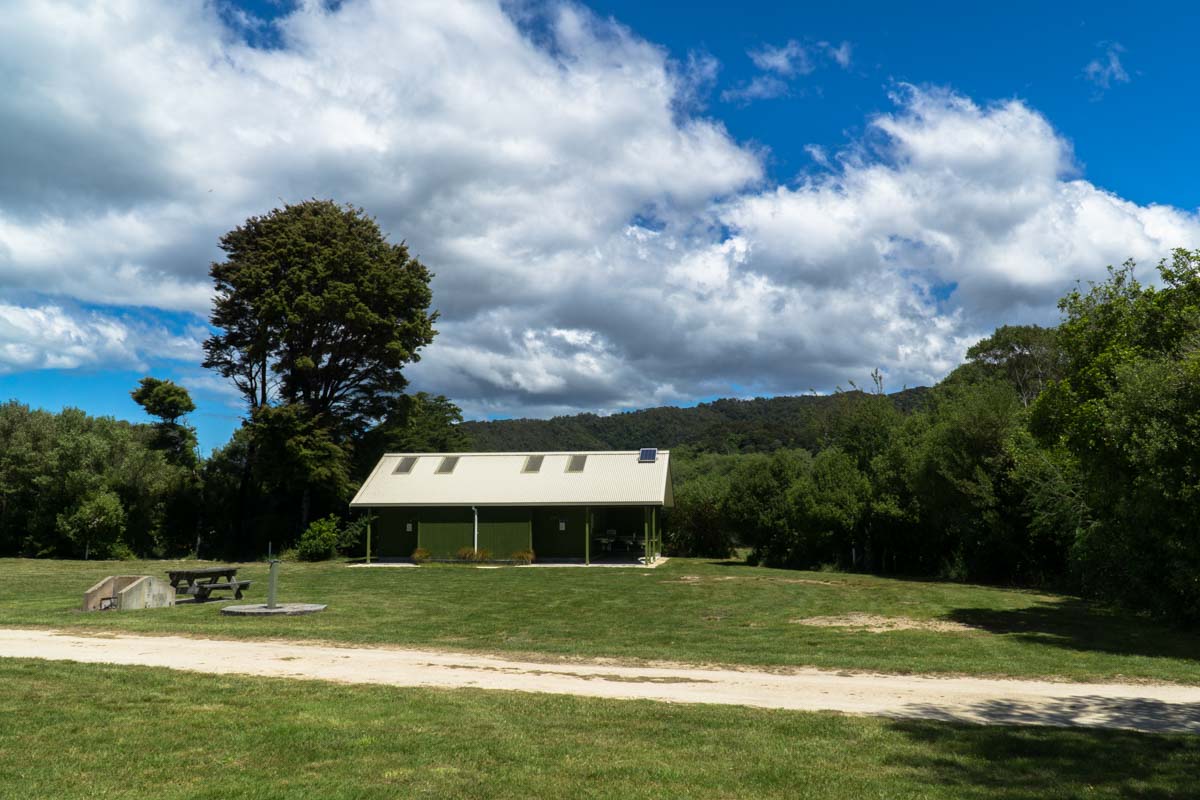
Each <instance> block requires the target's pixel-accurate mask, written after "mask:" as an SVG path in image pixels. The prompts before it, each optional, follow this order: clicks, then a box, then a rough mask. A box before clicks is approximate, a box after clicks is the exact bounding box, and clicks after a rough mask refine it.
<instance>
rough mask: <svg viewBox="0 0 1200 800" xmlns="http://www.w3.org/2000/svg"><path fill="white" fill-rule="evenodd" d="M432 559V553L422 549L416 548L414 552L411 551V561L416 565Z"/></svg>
mask: <svg viewBox="0 0 1200 800" xmlns="http://www.w3.org/2000/svg"><path fill="white" fill-rule="evenodd" d="M432 557H433V553H431V552H429V551H428V550H426V549H425V548H424V547H418V548H417V549H416V550H413V551H412V560H413V561H414V562H415V563H417V564H424V563H425V562H426V561H428V560H429V559H430V558H432Z"/></svg>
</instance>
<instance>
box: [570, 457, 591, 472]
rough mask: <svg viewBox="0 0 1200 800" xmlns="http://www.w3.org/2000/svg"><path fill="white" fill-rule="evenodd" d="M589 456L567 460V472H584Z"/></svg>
mask: <svg viewBox="0 0 1200 800" xmlns="http://www.w3.org/2000/svg"><path fill="white" fill-rule="evenodd" d="M585 464H587V456H571V457H570V458H568V459H567V472H583V467H584V465H585Z"/></svg>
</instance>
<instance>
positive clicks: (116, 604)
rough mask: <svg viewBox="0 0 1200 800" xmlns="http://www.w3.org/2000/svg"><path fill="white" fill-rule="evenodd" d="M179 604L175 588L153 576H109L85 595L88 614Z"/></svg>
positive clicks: (84, 602) (84, 599) (84, 605)
mask: <svg viewBox="0 0 1200 800" xmlns="http://www.w3.org/2000/svg"><path fill="white" fill-rule="evenodd" d="M173 605H175V589H174V587H172V586H171V584H169V583H167V582H166V581H164V580H161V579H159V578H155V577H153V576H151V575H109V576H108V577H107V578H105V579H104V580H102V581H100V582H99V583H97V584H96V585H95V586H93V587H92V588H90V589H88V590H87V591H86V592H84V595H83V610H84V611H108V610H114V611H130V610H134V609H139V608H167V607H170V606H173Z"/></svg>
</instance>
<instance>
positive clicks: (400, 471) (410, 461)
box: [392, 456, 417, 475]
mask: <svg viewBox="0 0 1200 800" xmlns="http://www.w3.org/2000/svg"><path fill="white" fill-rule="evenodd" d="M416 463H417V457H416V456H404V458H402V459H400V462H399V463H398V464H396V468H395V469H394V470H392V474H393V475H407V474H408V473H410V472H412V471H413V467H414V466H415V465H416Z"/></svg>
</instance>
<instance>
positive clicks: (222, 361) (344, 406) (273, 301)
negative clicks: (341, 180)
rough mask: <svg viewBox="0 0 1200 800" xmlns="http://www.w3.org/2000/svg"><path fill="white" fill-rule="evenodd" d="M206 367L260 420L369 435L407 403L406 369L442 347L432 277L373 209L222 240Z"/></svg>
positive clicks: (287, 221)
mask: <svg viewBox="0 0 1200 800" xmlns="http://www.w3.org/2000/svg"><path fill="white" fill-rule="evenodd" d="M220 246H221V249H222V250H224V251H225V254H226V259H225V261H223V262H220V263H216V264H213V265H212V270H211V274H212V278H213V281H214V283H215V285H216V298H215V300H214V301H213V313H212V324H213V325H214V326H215V327H217V328H219V329H220V331H219V332H218V333H216V334H214V335H213V336H212V337H210V338H209V339H208V341H207V342H205V344H204V350H205V354H206V358H205V362H204V364H205V366H207V367H211V368H213V369H216V370H217V371H219V372H220V373H221V374H222V375H223V376H225V377H227V378H229V379H230V380H232V381H233V383H234V385H235V386H237V388H238V389H239V391H241V392H242V394H243V396H244V397H245V398H246V401H247V403H248V404H249V406H250V409H251V411H254V410H256V409H259V408H263V407H266V406H270V405H278V404H285V405H290V404H299V405H302V406H303V407H304V409H305V410H306V411H307V412H308V413H310V414H312V415H313V416H314V417H318V418H321V419H322V420H323V421H324V422H325V423H326V424H327V425H329V426H330V427H331V429H335V430H337V431H338V432H339V433H354V432H361V431H362V430H364V429H366V428H367V427H368V426H369V425H370V424H371V423H372V421H374V420H378V419H380V418H382V417H384V416H385V415H386V414H387V413H388V412H389V410H391V409H392V407H393V406H394V405H395V404H396V403H397V402H398V401H399V399H400V398H401V397H402V396H403V391H404V388H405V385H406V381H405V378H404V375H403V367H404V366H405V365H406V364H408V363H410V362H413V361H416V360H418V359H419V358H420V356H419V353H418V351H419V350H420V348H421V347H423V346H425V345H427V344H429V343H430V342H431V341H432V340H433V336H434V330H433V323H434V320H435V319H436V318H437V314H436V312H433V313H431V312H430V310H429V304H430V300H431V294H430V289H429V280H430V277H431V276H430V272H429V270H428V269H426V268H425V266H424V265H423V264H421V262H420V261H418V260H417V259H416V258H413V257H412V256H411V255H409V252H408V248H407V247H406V246H405V245H404V243H403V242H401V243H400V244H392V243H390V242H388V241H387V238H386V237H385V236H384V235H383V232H382V231H381V230H380V229H379V225H378V224H377V223H376V222H375V220H374V219H372V218H371V217H369V216H367V215H366V214H365V213H364V212H363V211H362V209H358V208H354V207H351V206H339V205H337V204H336V203H334V202H332V201H329V200H310V201H307V202H304V203H299V204H296V205H286V206H284V207H283V208H282V209H275V210H274V211H272V212H271V213H269V214H265V215H263V216H261V217H251V218H250V219H248V220H246V222H245V223H244V224H242V225H241V226H239V227H237V228H235V229H234V230H232V231H230V232H229V233H227V234H225V235H224V236H223V237H221V241H220Z"/></svg>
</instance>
